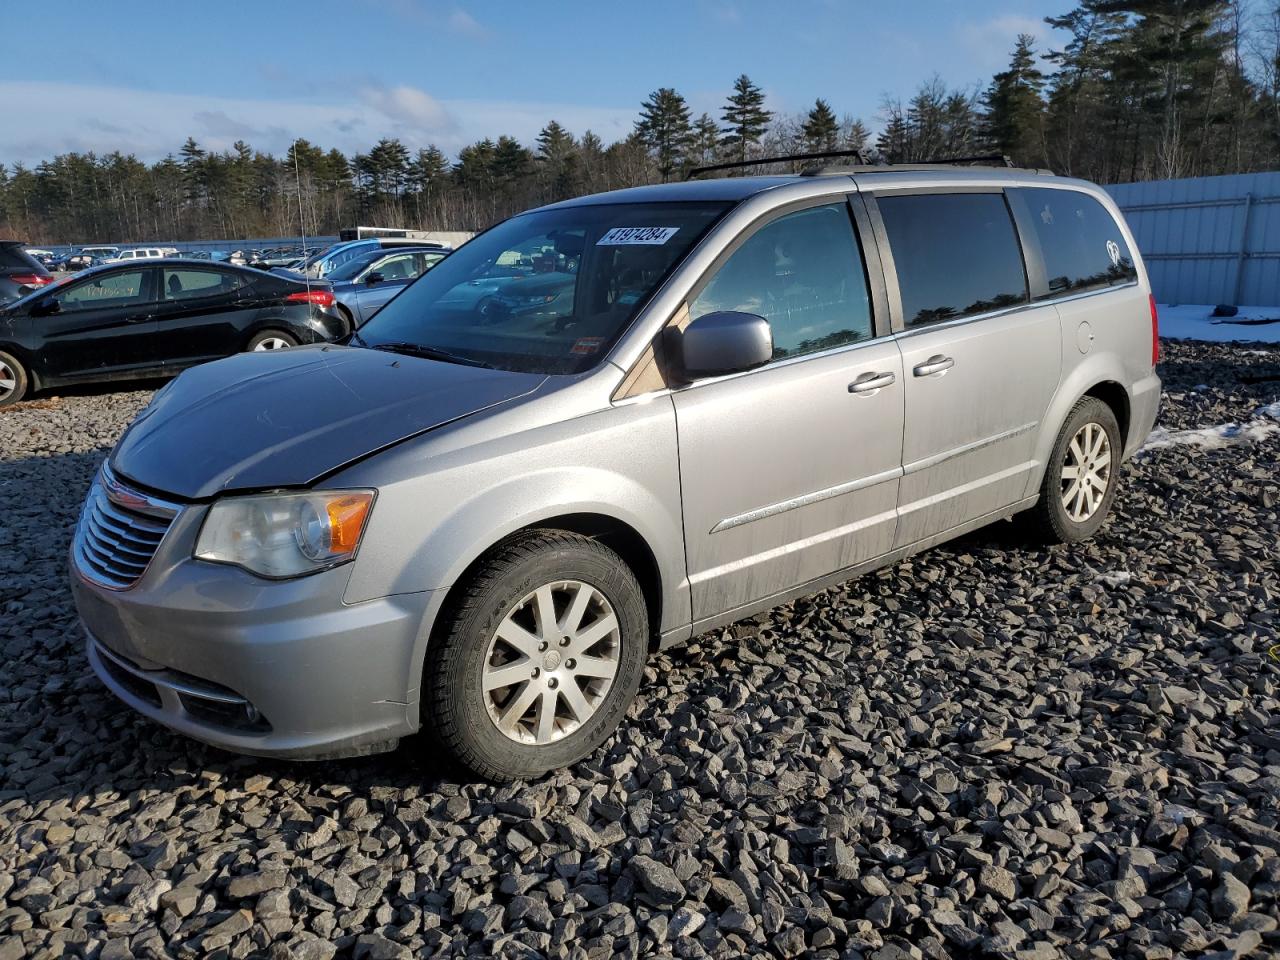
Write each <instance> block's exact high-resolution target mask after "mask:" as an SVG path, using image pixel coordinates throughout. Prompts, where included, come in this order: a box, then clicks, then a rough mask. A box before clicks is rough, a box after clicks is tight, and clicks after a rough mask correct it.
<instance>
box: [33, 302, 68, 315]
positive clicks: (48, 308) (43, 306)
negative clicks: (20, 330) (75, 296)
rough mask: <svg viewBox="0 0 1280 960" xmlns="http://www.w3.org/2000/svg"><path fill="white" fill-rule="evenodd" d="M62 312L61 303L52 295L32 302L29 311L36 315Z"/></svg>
mask: <svg viewBox="0 0 1280 960" xmlns="http://www.w3.org/2000/svg"><path fill="white" fill-rule="evenodd" d="M61 312H62V304H61V303H59V302H58V301H57V300H55V299H54V298H53V297H46V298H45V299H43V300H41V301H40V302H39V303H35V304H32V309H31V313H32V315H33V316H36V317H51V316H53V315H54V314H55V313H61Z"/></svg>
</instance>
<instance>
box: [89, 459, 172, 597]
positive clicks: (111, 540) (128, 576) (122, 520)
mask: <svg viewBox="0 0 1280 960" xmlns="http://www.w3.org/2000/svg"><path fill="white" fill-rule="evenodd" d="M179 509H181V508H180V507H179V506H178V505H177V504H173V503H168V502H166V501H164V500H159V499H157V498H155V497H152V496H150V495H149V494H145V493H142V492H141V491H138V490H134V489H133V488H132V487H130V486H128V485H127V484H125V483H122V482H121V481H120V480H119V479H118V478H117V477H116V476H115V474H113V473H112V471H111V468H110V467H109V466H107V465H105V464H104V465H103V467H102V472H101V473H100V474H99V475H98V477H97V478H96V479H95V480H94V481H93V486H91V487H90V488H89V496H88V498H87V499H86V500H85V503H84V509H83V510H82V511H81V513H80V524H79V526H78V527H76V536H75V543H74V553H75V558H76V565H77V566H78V567H79V568H80V572H81V573H83V574H84V575H85V576H86V577H88V578H89V579H90V580H92V581H94V582H95V583H97V584H100V585H101V586H104V587H107V588H109V589H111V590H125V589H128V588H129V587H131V586H133V585H134V584H135V583H137V582H138V578H139V577H141V576H142V574H143V573H144V572H145V571H146V569H147V565H148V564H149V563H151V558H152V557H153V556H154V555H155V552H156V549H157V548H158V547H159V546H160V541H161V540H163V539H164V535H165V533H166V532H167V531H168V530H169V525H170V524H171V523H172V522H173V518H174V517H175V516H177V514H178V510H179Z"/></svg>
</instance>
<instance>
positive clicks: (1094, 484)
mask: <svg viewBox="0 0 1280 960" xmlns="http://www.w3.org/2000/svg"><path fill="white" fill-rule="evenodd" d="M1110 484H1111V440H1110V439H1109V438H1108V436H1107V431H1106V430H1105V429H1104V428H1103V426H1102V425H1101V424H1099V423H1094V422H1092V421H1090V422H1089V423H1086V424H1085V425H1084V426H1083V427H1081V428H1080V429H1079V430H1077V431H1076V435H1075V436H1074V437H1072V438H1071V442H1070V443H1069V444H1067V453H1066V457H1065V458H1064V459H1063V463H1062V506H1063V509H1065V510H1066V512H1067V516H1068V517H1070V518H1071V519H1072V520H1073V521H1075V522H1076V523H1084V522H1085V521H1086V520H1088V519H1089V518H1090V517H1092V516H1093V515H1094V514H1095V513H1097V512H1098V508H1099V507H1101V506H1102V501H1103V500H1104V499H1105V497H1106V495H1107V488H1108V487H1109V486H1110Z"/></svg>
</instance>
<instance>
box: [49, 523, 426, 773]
mask: <svg viewBox="0 0 1280 960" xmlns="http://www.w3.org/2000/svg"><path fill="white" fill-rule="evenodd" d="M193 513H198V514H201V515H202V514H203V509H202V508H199V507H192V508H188V509H186V510H184V511H183V513H182V514H180V515H179V516H178V518H177V519H176V520H175V521H174V524H173V527H172V528H171V529H170V530H169V533H168V535H166V537H165V541H164V542H163V543H162V545H161V547H160V550H159V551H158V552H157V554H156V556H155V558H154V559H153V561H152V563H151V566H150V567H149V568H148V570H147V571H146V573H145V574H144V575H143V576H142V578H141V579H140V580H139V581H138V582H137V584H135V585H134V586H132V587H130V588H129V589H125V590H113V589H109V588H107V587H103V586H100V585H99V584H97V583H96V582H94V581H92V580H90V579H88V578H86V576H85V575H84V574H83V573H81V571H80V569H79V567H78V566H77V563H76V561H75V559H74V558H73V559H72V561H71V588H72V595H73V597H74V599H75V604H76V608H77V610H78V611H79V613H80V618H81V621H82V622H83V624H84V627H85V630H86V633H87V634H88V656H89V662H90V664H91V665H92V667H93V670H94V672H95V673H96V674H97V675H98V677H99V678H100V679H101V680H102V682H103V683H104V684H106V686H107V687H108V688H109V689H110V690H111V691H112V692H113V693H114V694H115V695H116V696H118V697H119V698H120V699H121V700H123V701H124V702H125V703H127V704H129V706H131V707H133V708H134V709H135V710H137V711H138V712H139V713H142V714H144V715H146V716H147V717H150V718H151V719H153V720H155V721H157V722H159V723H161V724H164V725H165V726H167V727H170V728H171V729H173V730H176V731H178V732H179V733H183V734H186V735H187V736H190V737H194V738H195V739H198V740H202V741H204V742H206V743H210V744H213V745H215V746H218V747H222V748H224V749H227V750H231V751H235V752H238V753H247V754H254V755H258V756H272V757H286V758H297V759H324V758H329V757H336V756H352V755H358V754H362V753H372V752H377V751H379V750H382V749H390V748H391V747H393V746H394V745H395V743H396V741H397V740H398V739H399V738H400V737H402V736H405V735H408V734H410V733H412V732H414V731H415V729H416V727H417V715H418V711H417V703H416V696H417V689H418V676H417V674H418V669H416V668H415V666H414V664H413V660H414V657H415V652H414V651H415V650H416V649H418V647H417V646H416V644H417V640H418V635H419V630H420V629H421V628H422V625H423V623H424V621H425V618H426V616H427V612H428V607H429V602H430V599H431V597H432V594H430V593H411V594H402V595H398V596H392V597H383V598H381V599H377V600H370V601H366V602H363V603H356V604H344V603H343V602H342V595H343V591H344V589H345V587H346V582H347V579H348V577H349V575H350V567H349V566H345V567H338V568H335V569H333V570H328V571H325V572H323V573H319V574H316V575H313V576H310V577H302V578H299V579H297V580H288V581H279V582H270V581H265V580H261V579H258V578H256V577H254V576H252V575H251V574H249V573H247V572H245V571H243V570H240V569H237V568H234V567H227V566H220V565H217V564H209V563H202V562H200V561H196V560H192V559H191V551H190V539H191V538H192V537H194V532H195V530H198V528H199V520H200V519H201V518H200V517H193V516H191V514H193Z"/></svg>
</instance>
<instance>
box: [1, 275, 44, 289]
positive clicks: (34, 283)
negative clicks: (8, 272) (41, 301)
mask: <svg viewBox="0 0 1280 960" xmlns="http://www.w3.org/2000/svg"><path fill="white" fill-rule="evenodd" d="M9 279H10V280H12V281H13V282H14V283H16V284H18V286H20V287H43V286H44V285H45V284H46V283H53V277H50V276H47V275H42V274H39V273H17V274H14V275H13V276H11V277H10V278H9Z"/></svg>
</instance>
